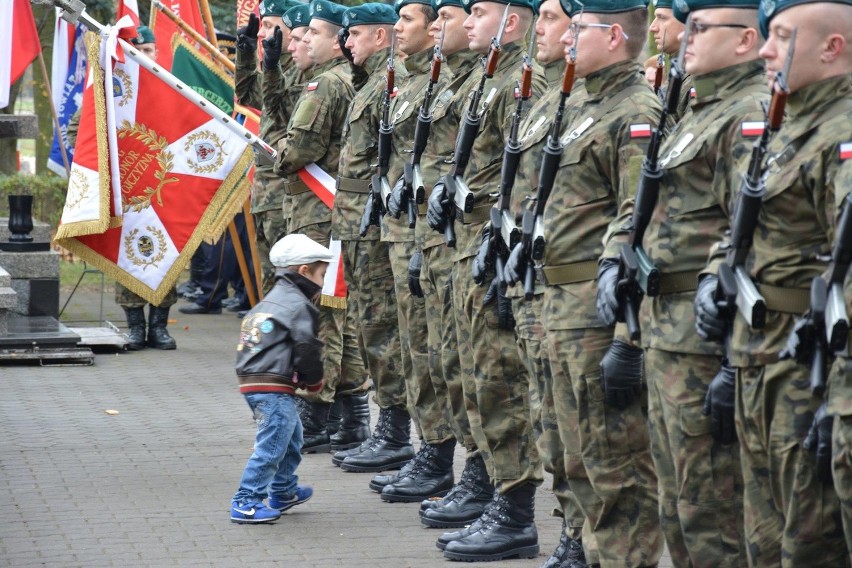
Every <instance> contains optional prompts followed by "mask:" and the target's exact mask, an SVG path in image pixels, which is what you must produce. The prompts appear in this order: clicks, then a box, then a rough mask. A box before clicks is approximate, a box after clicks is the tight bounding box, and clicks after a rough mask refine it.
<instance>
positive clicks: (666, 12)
mask: <svg viewBox="0 0 852 568" xmlns="http://www.w3.org/2000/svg"><path fill="white" fill-rule="evenodd" d="M676 15H677V11H675V10H674V8H673V7H672V0H655V1H654V19H653V20H651V27H650V28H649V29H650V31H651V33H652V34H654V42H655V43H656V45H657V51H659V52H661V53H662V54H663V56H664V57H665V56H668V57H669V64H671V59H672V58H673V57H675V56H676V55H677V54H678V49H679V48H680V39H679V38H680V34H682V33H683V22H681V21H680V20H678V19H677V18H676V17H675V16H676ZM663 41H665V43H663ZM645 73H646V79H648V82H649V83H650V84H651V85H653V84H654V77H655V75H656V73H657V56H654V57H651V58H650V59H648V61H646V62H645ZM665 78H666V72H665V69H663V83H662V84H661V85H660V92H659V95H660V99H661V100H666V82H665ZM692 87H693V79H692V77H691V76H690V75H688V74H687V76H686V77H685V78H684V80H683V85H682V86H681V89H680V99H679V102H678V105H677V112H676V113H675V116H674V118H675V119H676V120H680V119H681V118H683V115H684V114H686V111H687V110H688V109H689V101H691V100H692V99H693V98H694V97H695V89H693V88H692Z"/></svg>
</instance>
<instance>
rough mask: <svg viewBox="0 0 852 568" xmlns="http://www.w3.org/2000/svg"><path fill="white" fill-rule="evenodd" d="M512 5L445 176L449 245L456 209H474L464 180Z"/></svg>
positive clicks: (490, 52)
mask: <svg viewBox="0 0 852 568" xmlns="http://www.w3.org/2000/svg"><path fill="white" fill-rule="evenodd" d="M509 7H510V5H509V4H506V9H505V10H504V11H503V18H502V20H501V21H500V28H499V29H498V30H497V35H496V36H495V37H493V38H491V45H490V46H489V47H488V54H487V55H486V56H485V59H484V64H483V68H482V77H480V79H479V85H478V86H477V88H476V90H474V91H473V96H472V97H471V99H470V105H468V108H467V112H466V113H465V115H464V120H463V121H462V125H461V129H460V130H459V135H458V138H456V148H455V151H454V152H453V162H452V163H453V166H452V168H450V172H449V174H447V175H446V176H444V178H443V181H444V195H443V196H442V200H441V201H442V202H443V203H444V213H445V215H446V217H447V222H446V224H445V225H444V238H445V240H446V242H447V246H448V247H455V246H456V232H455V227H454V223H455V217H456V209H457V208H459V209H461V210H462V211H464V212H465V213H470V212H471V211H473V192H471V191H470V188H469V187H468V186H467V184H466V183H465V181H464V179H463V178H464V172H465V170H466V169H467V164H468V162H469V161H470V153H471V150H472V149H473V143H474V141H475V140H476V137H477V135H478V134H479V128H480V126H481V124H482V115H483V113H484V112H485V109H487V108H488V105H489V104H490V103H491V99H492V98H493V97H494V93H495V91H494V89H492V90H491V92H490V93H489V94H488V96H487V97H486V98H485V101H483V102H482V108H481V109H480V108H479V103H480V101H482V93H483V91H484V90H485V81H486V80H488V79H490V78H491V77H493V76H494V72H495V71H496V70H497V62H498V61H499V59H500V53H501V51H502V48H501V44H500V42H501V41H502V40H503V32H504V31H505V29H506V21H507V20H508V19H509Z"/></svg>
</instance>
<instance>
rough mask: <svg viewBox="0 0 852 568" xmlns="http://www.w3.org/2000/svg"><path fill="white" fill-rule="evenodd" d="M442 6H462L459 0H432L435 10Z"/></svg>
mask: <svg viewBox="0 0 852 568" xmlns="http://www.w3.org/2000/svg"><path fill="white" fill-rule="evenodd" d="M444 6H455V7H456V8H464V6H463V5H462V1H461V0H432V7H433V8H435V11H436V12H437V11H438V10H440V9H441V8H443V7H444Z"/></svg>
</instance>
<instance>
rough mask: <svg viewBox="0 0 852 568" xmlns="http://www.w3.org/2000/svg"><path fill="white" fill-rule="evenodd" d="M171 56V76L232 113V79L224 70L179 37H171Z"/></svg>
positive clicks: (176, 35)
mask: <svg viewBox="0 0 852 568" xmlns="http://www.w3.org/2000/svg"><path fill="white" fill-rule="evenodd" d="M172 53H173V54H174V55H173V60H172V75H174V76H175V77H177V78H178V79H180V80H181V81H183V82H184V83H186V84H187V85H189V86H190V87H191V88H192V89H193V90H194V91H195V92H197V93H198V94H200V95H201V96H202V97H204V98H205V99H207V100H208V101H210V102H211V103H213V104H214V105H216V106H217V107H219V109H220V110H221V111H222V112H224V113H225V114H227V115H231V114H233V112H234V79H233V77H231V76H230V75H228V74H227V73H225V72H224V71H222V69H220V68H219V66H218V65H216V63H214V62H213V61H212V60H211V59H210V58H209V57H206V56H204V55H203V54H202V53H201V52H200V51H199V50H198V49H196V48H195V47H194V46H193V45H192V44H191V43H189V42H188V41H187V40H185V39H184V38H183V37H181V35H180V34H175V35H174V36H173V37H172Z"/></svg>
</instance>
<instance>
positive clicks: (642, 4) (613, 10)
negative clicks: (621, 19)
mask: <svg viewBox="0 0 852 568" xmlns="http://www.w3.org/2000/svg"><path fill="white" fill-rule="evenodd" d="M647 7H648V2H647V1H646V0H586V1H585V2H583V6H580V4H579V3H578V2H575V1H574V0H571V9H572V10H571V13H572V14H579V13H580V10H581V9H582V10H583V12H586V13H589V14H617V13H619V12H630V11H631V10H638V9H639V8H647Z"/></svg>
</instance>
